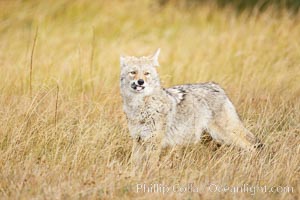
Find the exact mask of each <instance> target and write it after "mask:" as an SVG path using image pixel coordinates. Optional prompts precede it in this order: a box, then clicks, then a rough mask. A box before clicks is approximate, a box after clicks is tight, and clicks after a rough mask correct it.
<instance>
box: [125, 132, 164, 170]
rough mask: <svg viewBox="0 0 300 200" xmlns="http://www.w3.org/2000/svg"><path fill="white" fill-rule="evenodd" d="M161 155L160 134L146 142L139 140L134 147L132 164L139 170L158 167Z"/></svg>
mask: <svg viewBox="0 0 300 200" xmlns="http://www.w3.org/2000/svg"><path fill="white" fill-rule="evenodd" d="M160 154H161V138H160V137H159V136H158V134H155V135H153V136H152V137H151V138H148V139H146V140H142V139H141V138H137V139H136V140H135V141H134V144H133V147H132V157H131V159H132V164H133V165H134V166H136V167H138V168H140V167H147V168H148V167H151V166H154V165H155V166H156V165H157V164H158V161H159V158H160Z"/></svg>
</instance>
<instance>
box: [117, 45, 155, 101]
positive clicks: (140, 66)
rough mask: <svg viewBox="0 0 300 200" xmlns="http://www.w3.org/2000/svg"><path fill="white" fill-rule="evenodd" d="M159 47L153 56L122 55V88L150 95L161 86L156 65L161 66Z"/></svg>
mask: <svg viewBox="0 0 300 200" xmlns="http://www.w3.org/2000/svg"><path fill="white" fill-rule="evenodd" d="M159 52H160V49H158V50H157V51H156V52H155V53H154V54H153V55H151V56H142V57H134V56H121V57H120V65H121V90H123V91H122V92H125V91H126V92H131V93H134V94H139V95H140V94H141V95H144V96H145V95H149V94H151V93H152V92H153V91H154V89H155V88H159V87H160V82H159V78H158V74H157V71H156V67H157V66H159V63H158V55H159Z"/></svg>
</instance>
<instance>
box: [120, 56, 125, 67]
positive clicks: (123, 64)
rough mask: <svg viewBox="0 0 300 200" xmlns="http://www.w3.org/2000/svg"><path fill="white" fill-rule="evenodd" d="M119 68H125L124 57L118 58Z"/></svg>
mask: <svg viewBox="0 0 300 200" xmlns="http://www.w3.org/2000/svg"><path fill="white" fill-rule="evenodd" d="M120 66H121V67H124V66H125V57H124V56H120Z"/></svg>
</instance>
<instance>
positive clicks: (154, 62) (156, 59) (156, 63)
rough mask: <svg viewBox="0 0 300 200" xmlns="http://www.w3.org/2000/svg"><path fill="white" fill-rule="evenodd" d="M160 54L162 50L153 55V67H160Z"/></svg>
mask: <svg viewBox="0 0 300 200" xmlns="http://www.w3.org/2000/svg"><path fill="white" fill-rule="evenodd" d="M159 53H160V48H158V49H157V50H156V51H155V53H154V54H153V56H152V57H151V58H152V60H153V65H154V66H156V67H158V66H159V62H158V56H159Z"/></svg>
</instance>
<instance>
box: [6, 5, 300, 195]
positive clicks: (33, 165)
mask: <svg viewBox="0 0 300 200" xmlns="http://www.w3.org/2000/svg"><path fill="white" fill-rule="evenodd" d="M158 47H160V48H161V57H160V64H161V67H160V68H159V72H160V75H161V81H162V84H163V85H164V86H165V87H168V86H171V85H176V84H182V83H192V82H205V81H215V82H218V83H220V84H221V85H222V86H223V87H224V88H225V89H226V91H227V93H228V95H229V96H230V98H231V99H232V101H233V102H234V104H235V105H236V107H237V110H238V112H239V114H240V116H241V118H242V119H243V121H244V123H245V125H246V126H247V127H248V128H249V129H250V130H251V131H252V132H253V133H254V134H255V135H256V136H257V137H258V138H259V139H261V140H262V142H263V143H265V145H266V147H265V149H264V150H263V151H262V152H261V153H260V154H254V153H252V154H251V153H243V152H240V151H239V150H238V149H235V148H232V147H228V146H222V147H220V148H215V147H216V145H215V143H214V142H207V143H201V144H198V145H194V146H189V147H187V148H182V149H181V150H180V151H182V152H183V153H182V157H181V158H180V159H179V160H175V161H174V162H175V163H174V166H173V167H168V166H167V165H164V164H161V165H160V166H159V167H156V166H152V167H151V168H150V169H146V170H141V171H135V170H134V168H133V166H131V164H130V154H131V146H132V141H131V138H130V136H129V132H128V130H127V125H126V119H125V116H124V114H123V112H122V102H121V97H120V94H119V72H120V69H119V56H120V54H125V55H126V54H127V55H147V54H151V53H153V52H154V51H155V49H157V48H158ZM0 75H1V79H0V199H132V198H138V199H154V198H156V199H160V198H162V199H175V198H177V199H198V198H200V199H216V198H217V199H299V198H300V181H299V180H300V135H299V134H300V114H299V113H300V112H299V111H300V84H299V81H300V15H299V14H295V13H294V14H293V13H292V12H291V11H289V10H287V9H278V8H275V7H272V6H270V7H268V8H266V10H265V11H264V12H260V11H258V10H256V9H254V10H253V11H251V13H250V11H249V10H244V11H243V12H237V11H236V9H235V8H233V7H230V5H229V6H227V7H223V8H220V7H218V6H216V5H214V4H213V3H206V4H203V5H198V6H197V7H185V6H182V5H179V4H178V2H177V3H176V1H175V3H174V2H173V3H172V2H169V3H167V4H166V5H164V6H162V7H160V6H159V5H158V4H157V3H156V2H155V1H150V0H148V1H145V0H143V1H141V0H134V1H127V2H126V1H121V0H119V1H118V0H115V1H92V0H86V1H83V0H78V1H71V0H62V1H51V2H50V1H0ZM144 183H145V184H147V185H148V186H150V184H152V185H154V184H161V185H164V186H170V187H172V186H174V187H175V190H174V191H171V192H168V193H165V194H162V193H158V192H152V193H151V192H142V191H139V192H137V186H138V184H144ZM191 184H193V187H194V188H195V187H197V188H198V189H199V191H197V192H191V191H185V192H184V191H183V190H184V188H185V187H187V186H189V185H191ZM212 184H215V185H219V186H220V187H222V188H223V189H224V188H225V189H226V187H227V186H228V187H230V188H233V187H242V186H243V185H246V186H247V187H252V189H249V191H248V192H246V191H244V192H236V193H233V192H217V191H214V190H215V188H214V185H212ZM256 186H257V187H264V186H266V187H267V192H263V191H259V189H257V190H256V191H254V190H253V188H254V187H256ZM272 187H277V188H276V189H277V190H276V189H274V188H273V192H271V191H270V190H271V189H272ZM287 187H288V188H289V189H290V191H286V188H287ZM278 188H279V189H278ZM210 189H211V190H210ZM250 190H251V191H252V192H251V191H250ZM275 190H276V191H275ZM291 190H292V191H291Z"/></svg>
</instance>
